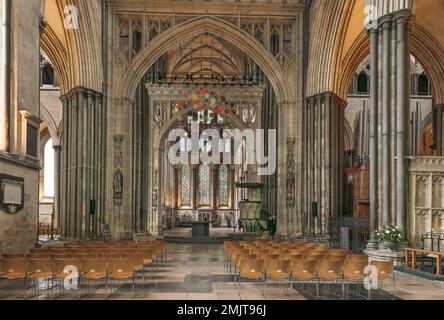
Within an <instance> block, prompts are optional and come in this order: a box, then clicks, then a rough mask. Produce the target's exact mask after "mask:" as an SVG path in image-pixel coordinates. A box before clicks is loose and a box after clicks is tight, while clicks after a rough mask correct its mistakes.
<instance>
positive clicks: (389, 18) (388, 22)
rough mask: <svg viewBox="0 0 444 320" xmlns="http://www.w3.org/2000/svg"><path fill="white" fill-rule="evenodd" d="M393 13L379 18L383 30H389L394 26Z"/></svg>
mask: <svg viewBox="0 0 444 320" xmlns="http://www.w3.org/2000/svg"><path fill="white" fill-rule="evenodd" d="M392 22H393V15H392V14H386V15H384V16H382V17H380V18H379V19H378V24H379V25H380V26H381V30H387V29H390V28H391V27H392Z"/></svg>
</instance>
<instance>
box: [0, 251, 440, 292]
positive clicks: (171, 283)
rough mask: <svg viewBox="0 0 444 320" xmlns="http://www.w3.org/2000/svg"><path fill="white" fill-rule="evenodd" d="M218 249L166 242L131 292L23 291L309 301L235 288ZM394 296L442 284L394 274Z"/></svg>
mask: <svg viewBox="0 0 444 320" xmlns="http://www.w3.org/2000/svg"><path fill="white" fill-rule="evenodd" d="M221 253H222V252H221V245H200V244H193V245H185V244H169V245H168V259H167V261H166V262H164V263H163V264H161V266H160V267H159V268H158V272H157V273H155V274H148V283H147V285H145V284H144V281H143V280H142V279H141V280H138V281H137V283H136V288H135V290H134V291H133V290H132V286H131V285H130V284H127V285H124V286H120V287H119V288H118V290H117V291H116V292H115V293H114V294H112V293H111V290H110V289H109V288H108V289H107V288H105V286H101V287H98V288H93V287H91V288H90V289H89V291H88V293H87V292H86V291H85V290H82V291H81V292H79V291H70V292H65V293H64V294H61V293H60V292H59V290H58V289H55V290H54V291H53V292H52V294H51V295H50V296H49V297H48V296H47V295H46V293H42V294H41V295H40V296H36V295H35V294H34V289H29V290H28V292H27V299H37V298H40V299H48V298H49V299H62V300H66V299H79V298H80V299H85V300H90V299H94V300H96V299H111V300H112V299H117V300H128V299H137V300H264V299H265V300H305V299H314V298H315V296H314V292H315V291H314V286H307V285H305V286H303V287H302V286H298V287H297V288H290V287H289V286H288V285H286V286H283V285H281V286H279V285H268V286H267V288H264V286H263V285H262V284H259V285H256V284H254V283H242V284H241V286H240V287H239V285H238V283H237V282H234V279H233V277H232V276H230V274H229V271H228V270H227V268H226V267H225V265H224V263H223V262H222V254H221ZM396 280H397V284H396V292H397V293H396V295H397V297H398V298H400V299H430V300H435V299H443V300H444V284H442V283H438V282H433V281H429V280H425V279H421V278H418V277H415V276H411V275H407V274H400V273H397V276H396ZM23 287H24V286H23V283H17V282H16V283H11V282H9V281H8V282H6V281H1V282H0V299H23V297H24V290H23ZM382 289H384V291H383V290H376V291H374V292H373V294H372V297H373V299H393V283H392V281H390V280H388V281H386V283H383V284H382ZM340 292H341V288H340V287H338V288H336V292H333V291H332V290H331V287H326V288H324V287H323V286H321V287H320V293H321V299H341V298H340V296H339V293H340ZM349 292H350V298H351V299H365V296H366V291H365V290H363V289H362V290H360V294H361V295H362V297H360V296H357V295H356V294H355V292H357V290H356V288H351V289H350V290H349Z"/></svg>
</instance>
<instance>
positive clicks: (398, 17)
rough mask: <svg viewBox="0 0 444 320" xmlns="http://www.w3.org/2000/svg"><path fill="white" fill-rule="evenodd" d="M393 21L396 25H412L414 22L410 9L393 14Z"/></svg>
mask: <svg viewBox="0 0 444 320" xmlns="http://www.w3.org/2000/svg"><path fill="white" fill-rule="evenodd" d="M393 20H394V21H395V22H396V24H399V23H405V24H407V25H410V24H411V23H412V22H413V14H412V13H411V11H410V10H408V9H404V10H399V11H397V12H395V13H394V14H393Z"/></svg>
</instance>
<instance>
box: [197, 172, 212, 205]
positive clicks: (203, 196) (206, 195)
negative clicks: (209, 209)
mask: <svg viewBox="0 0 444 320" xmlns="http://www.w3.org/2000/svg"><path fill="white" fill-rule="evenodd" d="M199 182H200V184H199V189H200V190H199V191H200V204H201V205H204V206H208V205H210V166H209V165H206V164H202V165H201V166H200V167H199Z"/></svg>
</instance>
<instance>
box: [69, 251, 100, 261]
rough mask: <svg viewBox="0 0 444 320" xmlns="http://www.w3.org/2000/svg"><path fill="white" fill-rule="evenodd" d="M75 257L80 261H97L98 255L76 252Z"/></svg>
mask: <svg viewBox="0 0 444 320" xmlns="http://www.w3.org/2000/svg"><path fill="white" fill-rule="evenodd" d="M74 256H75V257H76V258H77V259H80V260H82V259H97V254H96V253H78V252H75V253H74Z"/></svg>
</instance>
